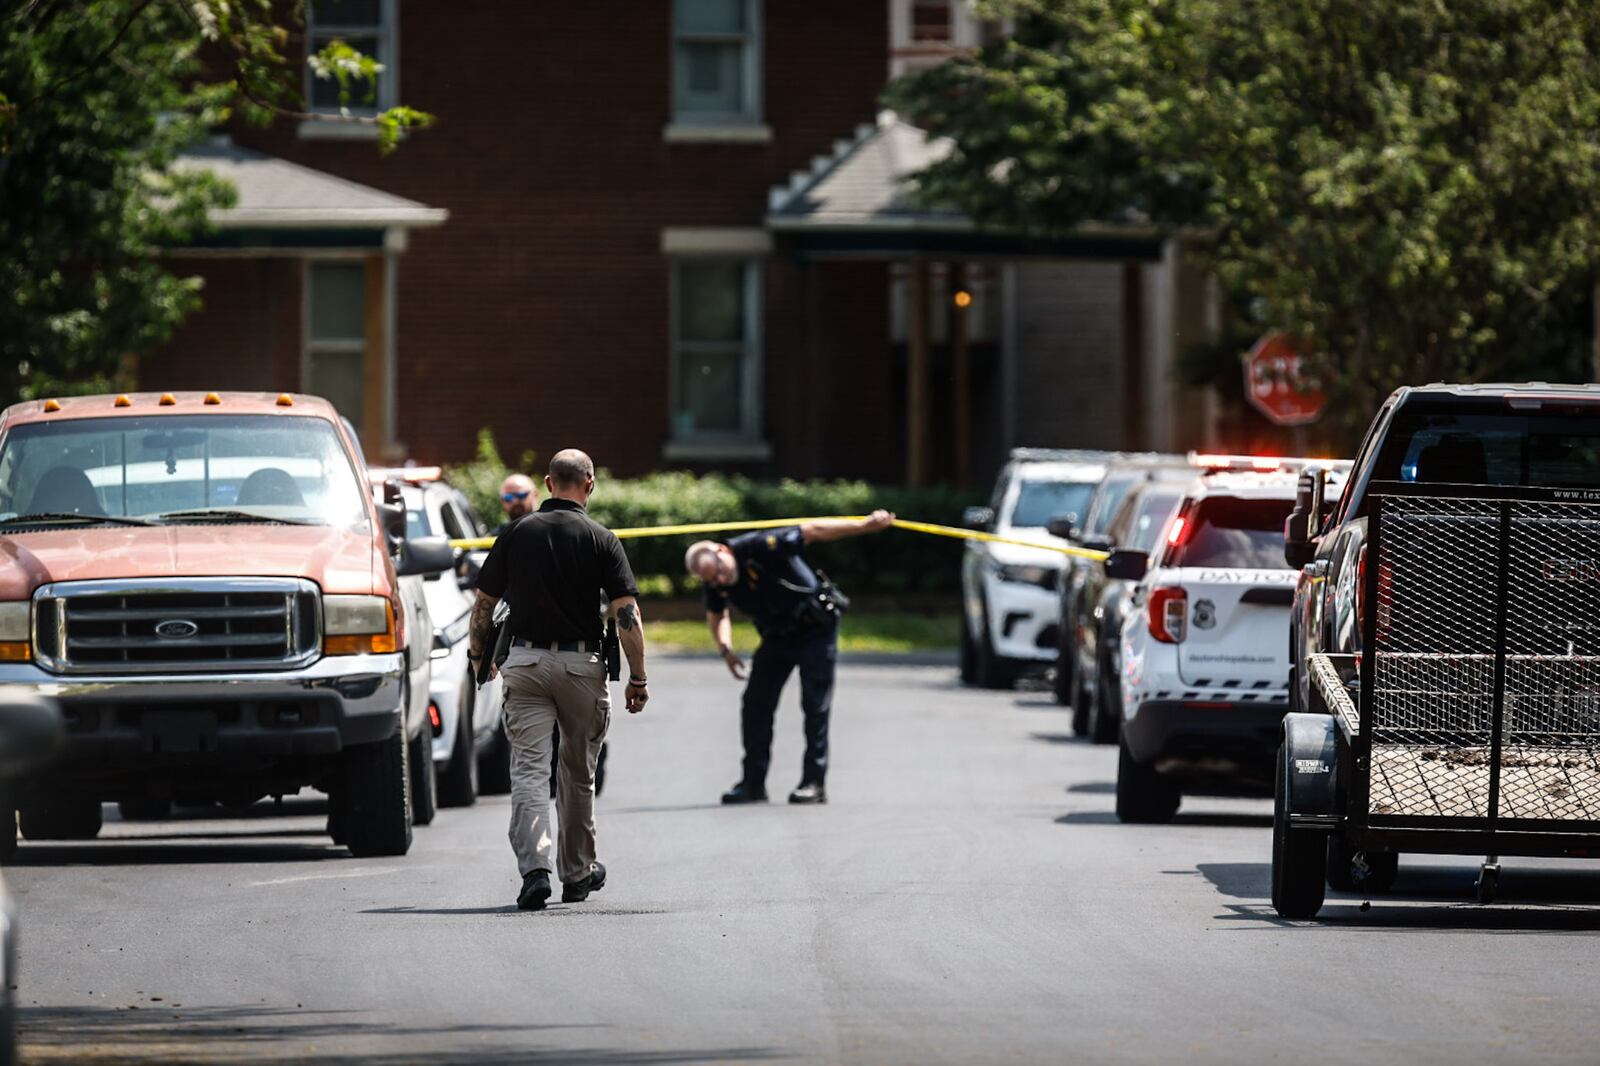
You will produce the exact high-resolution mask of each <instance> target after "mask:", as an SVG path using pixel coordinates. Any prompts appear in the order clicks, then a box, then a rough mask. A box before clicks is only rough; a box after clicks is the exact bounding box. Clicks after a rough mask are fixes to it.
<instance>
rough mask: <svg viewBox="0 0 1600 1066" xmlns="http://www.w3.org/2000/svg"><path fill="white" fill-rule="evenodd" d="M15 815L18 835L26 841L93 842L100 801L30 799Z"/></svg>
mask: <svg viewBox="0 0 1600 1066" xmlns="http://www.w3.org/2000/svg"><path fill="white" fill-rule="evenodd" d="M19 813H20V814H21V818H20V823H21V825H22V835H23V836H24V837H26V838H28V839H29V840H93V839H94V838H95V837H97V836H99V835H100V826H101V813H100V801H99V800H98V799H95V798H93V797H86V796H70V795H60V794H57V795H48V794H46V795H39V796H30V797H29V798H27V799H26V800H24V801H23V802H22V805H21V810H20V812H19Z"/></svg>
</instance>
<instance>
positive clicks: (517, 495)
mask: <svg viewBox="0 0 1600 1066" xmlns="http://www.w3.org/2000/svg"><path fill="white" fill-rule="evenodd" d="M529 495H530V494H529V493H526V492H502V493H501V494H500V498H501V499H502V500H504V501H506V502H507V503H510V502H511V501H512V500H526V499H527V498H528V496H529Z"/></svg>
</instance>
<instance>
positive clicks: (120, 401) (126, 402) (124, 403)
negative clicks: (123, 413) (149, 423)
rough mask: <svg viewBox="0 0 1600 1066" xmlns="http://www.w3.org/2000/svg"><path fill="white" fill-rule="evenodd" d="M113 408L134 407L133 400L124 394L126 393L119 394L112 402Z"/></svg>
mask: <svg viewBox="0 0 1600 1066" xmlns="http://www.w3.org/2000/svg"><path fill="white" fill-rule="evenodd" d="M111 406H112V407H132V406H133V399H132V397H130V396H129V395H128V394H127V393H125V392H124V393H121V394H119V395H118V396H117V398H116V399H115V400H112V401H111Z"/></svg>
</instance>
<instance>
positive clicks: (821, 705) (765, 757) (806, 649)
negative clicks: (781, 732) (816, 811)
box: [741, 626, 839, 789]
mask: <svg viewBox="0 0 1600 1066" xmlns="http://www.w3.org/2000/svg"><path fill="white" fill-rule="evenodd" d="M838 637H839V628H838V626H827V627H826V628H823V629H817V630H813V631H812V632H810V633H805V634H802V635H800V636H792V637H779V636H774V637H765V638H763V639H762V641H761V646H760V647H759V648H757V649H756V653H755V655H754V656H752V657H751V660H750V679H749V682H748V683H747V684H746V685H745V689H744V707H743V712H742V716H741V720H742V724H743V731H744V783H745V784H746V785H749V786H750V787H752V788H759V789H765V788H766V783H767V767H768V766H769V765H770V764H771V762H772V719H773V716H774V715H775V714H776V713H777V710H778V698H779V697H780V696H782V695H783V686H784V683H785V682H787V681H788V680H789V674H790V673H791V672H792V671H794V670H797V669H798V670H799V671H800V709H801V710H802V711H804V712H805V724H806V756H805V761H804V763H803V764H802V766H801V769H800V783H801V784H802V785H813V784H815V785H820V784H822V783H823V779H824V778H825V777H826V776H827V773H828V714H829V712H830V711H831V710H832V709H833V667H834V663H835V661H836V660H837V659H838V657H839V640H838Z"/></svg>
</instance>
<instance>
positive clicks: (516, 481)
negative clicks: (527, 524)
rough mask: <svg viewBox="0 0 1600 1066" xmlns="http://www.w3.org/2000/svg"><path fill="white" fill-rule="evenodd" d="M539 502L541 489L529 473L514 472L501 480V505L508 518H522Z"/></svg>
mask: <svg viewBox="0 0 1600 1066" xmlns="http://www.w3.org/2000/svg"><path fill="white" fill-rule="evenodd" d="M538 502H539V491H538V489H537V488H536V487H535V486H534V484H533V478H531V477H529V476H528V475H527V474H512V475H510V476H509V477H507V478H506V479H505V480H504V481H502V482H500V506H501V507H502V508H504V509H505V512H506V517H507V518H521V517H522V516H523V515H525V514H527V513H528V512H529V511H532V510H533V507H534V504H536V503H538Z"/></svg>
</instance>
